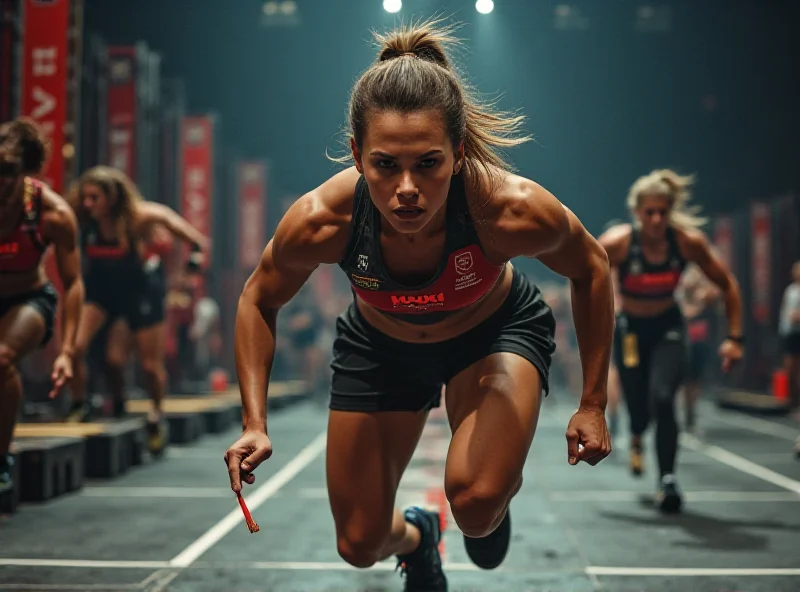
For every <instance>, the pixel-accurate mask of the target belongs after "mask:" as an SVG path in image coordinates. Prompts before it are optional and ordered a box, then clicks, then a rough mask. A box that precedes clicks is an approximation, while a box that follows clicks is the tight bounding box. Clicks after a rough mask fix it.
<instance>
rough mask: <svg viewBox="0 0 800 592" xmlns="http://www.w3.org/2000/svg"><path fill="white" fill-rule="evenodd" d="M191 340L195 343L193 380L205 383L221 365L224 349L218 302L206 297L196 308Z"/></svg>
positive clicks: (200, 300) (190, 332)
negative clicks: (215, 367)
mask: <svg viewBox="0 0 800 592" xmlns="http://www.w3.org/2000/svg"><path fill="white" fill-rule="evenodd" d="M189 339H190V340H191V341H192V343H193V350H194V364H193V373H192V374H193V378H197V379H198V380H202V381H205V380H206V379H207V378H208V374H209V372H210V371H211V369H212V368H213V367H214V366H215V365H216V364H218V363H219V355H220V353H221V349H222V332H221V325H220V310H219V305H218V304H217V302H216V300H214V299H213V298H211V296H209V295H205V296H203V297H202V298H200V299H199V300H198V301H197V304H195V306H194V312H193V319H192V325H191V328H190V329H189Z"/></svg>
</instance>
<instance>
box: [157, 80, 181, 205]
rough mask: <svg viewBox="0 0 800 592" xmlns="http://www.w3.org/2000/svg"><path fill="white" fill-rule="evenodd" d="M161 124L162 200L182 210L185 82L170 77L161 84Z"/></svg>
mask: <svg viewBox="0 0 800 592" xmlns="http://www.w3.org/2000/svg"><path fill="white" fill-rule="evenodd" d="M159 112H160V125H159V136H160V137H159V142H158V145H159V148H160V160H159V168H158V194H159V201H160V202H161V203H165V204H167V205H168V206H169V207H171V208H172V209H174V210H176V211H179V210H180V199H179V197H178V196H179V191H178V187H179V185H180V178H181V159H180V158H179V153H178V150H179V146H180V129H181V119H182V118H183V116H184V115H185V114H186V90H185V87H184V83H183V80H180V79H176V78H168V79H164V80H162V81H161V108H160V110H159Z"/></svg>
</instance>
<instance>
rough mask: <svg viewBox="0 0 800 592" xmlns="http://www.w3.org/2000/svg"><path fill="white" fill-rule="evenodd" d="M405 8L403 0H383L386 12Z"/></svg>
mask: <svg viewBox="0 0 800 592" xmlns="http://www.w3.org/2000/svg"><path fill="white" fill-rule="evenodd" d="M401 8H403V0H383V9H384V10H385V11H386V12H392V13H394V12H400V9H401Z"/></svg>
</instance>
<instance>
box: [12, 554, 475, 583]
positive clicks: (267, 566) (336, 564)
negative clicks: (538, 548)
mask: <svg viewBox="0 0 800 592" xmlns="http://www.w3.org/2000/svg"><path fill="white" fill-rule="evenodd" d="M3 565H5V566H17V567H77V568H95V569H135V568H146V569H161V570H167V569H168V568H170V567H171V566H170V565H169V564H168V562H166V561H92V560H81V559H0V566H3ZM226 565H230V567H231V569H236V570H242V569H256V570H288V571H329V570H336V571H351V570H356V571H361V570H360V569H359V568H356V567H353V566H352V565H349V564H347V563H345V562H344V561H254V562H251V563H239V562H235V563H233V564H228V563H219V562H209V563H204V562H202V561H198V562H196V563H194V564H193V565H192V566H191V567H192V568H198V569H204V568H208V569H219V568H221V567H224V566H226ZM444 566H445V568H446V569H448V570H452V571H477V570H478V568H477V567H476V566H474V565H473V564H471V563H449V562H446V561H445V562H444ZM185 567H189V566H185ZM396 568H397V564H396V563H395V562H394V561H384V562H381V563H376V564H375V565H374V566H372V567H371V568H370V569H373V570H377V571H394V570H395V569H396ZM156 573H158V574H159V576H158V577H157V578H154V577H153V574H151V575H150V577H149V578H148V579H147V580H145V581H146V582H147V583H146V584H145V585H149V584H152V583H153V581H154V580H155V579H159V580H160V579H161V578H162V577H164V578H166V577H168V576H171V575H177V574H178V573H179V572H178V571H175V572H170V571H161V572H156ZM98 586H99V587H102V588H103V589H105V588H117V587H129V586H128V585H127V584H122V585H116V584H114V585H108V584H103V585H100V584H98ZM130 587H134V588H141V587H142V583H138V584H132V585H131V586H130Z"/></svg>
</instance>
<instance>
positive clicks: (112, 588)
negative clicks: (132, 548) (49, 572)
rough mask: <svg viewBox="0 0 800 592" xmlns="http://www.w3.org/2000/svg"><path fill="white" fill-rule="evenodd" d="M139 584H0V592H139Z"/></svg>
mask: <svg viewBox="0 0 800 592" xmlns="http://www.w3.org/2000/svg"><path fill="white" fill-rule="evenodd" d="M141 589H142V587H141V586H140V585H139V584H115V585H107V584H0V590H14V591H16V592H21V591H22V590H34V591H37V592H41V591H42V590H53V591H54V592H67V591H72V590H76V592H86V591H87V590H92V591H93V592H127V591H128V590H141Z"/></svg>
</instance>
